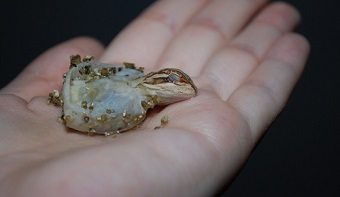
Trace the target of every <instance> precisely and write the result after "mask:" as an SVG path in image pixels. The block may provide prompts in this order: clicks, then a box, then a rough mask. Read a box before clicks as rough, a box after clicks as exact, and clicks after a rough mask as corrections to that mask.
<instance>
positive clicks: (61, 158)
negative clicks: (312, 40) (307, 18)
mask: <svg viewBox="0 0 340 197" xmlns="http://www.w3.org/2000/svg"><path fill="white" fill-rule="evenodd" d="M265 4H266V0H253V1H246V0H237V1H236V0H211V1H207V0H206V1H204V0H201V1H179V0H178V1H177V0H175V1H167V0H163V1H158V2H156V3H155V4H154V5H153V6H152V7H151V8H149V9H148V10H147V11H145V12H144V13H143V14H142V15H141V16H140V17H139V18H138V19H136V20H135V21H134V22H133V23H132V24H131V25H130V26H129V27H127V28H126V29H125V30H124V31H123V32H122V33H121V34H120V35H119V36H118V37H117V38H116V39H115V40H114V41H113V42H112V43H111V44H110V45H109V46H108V47H107V48H106V49H105V50H103V47H102V46H101V45H100V44H98V42H96V41H95V40H93V39H90V38H84V37H82V38H76V39H73V40H70V41H67V42H65V43H62V44H60V45H58V46H56V47H54V48H52V49H50V50H48V51H47V52H45V53H44V54H43V55H41V56H40V57H39V58H37V59H36V60H35V61H34V62H32V63H31V64H30V65H29V66H28V67H27V68H26V69H25V70H24V71H23V73H22V74H20V75H19V76H18V77H17V79H15V80H14V81H13V82H12V83H10V84H9V85H8V86H6V87H5V88H4V89H2V90H1V92H0V93H1V95H0V108H1V110H0V121H1V128H0V196H15V195H17V196H112V195H114V196H136V195H142V196H207V195H213V194H214V192H216V191H217V189H218V188H219V187H220V186H221V185H222V184H226V183H227V182H228V181H229V180H231V178H232V177H233V175H234V174H235V172H236V171H237V170H238V168H239V167H240V166H241V165H242V163H243V162H244V161H245V159H246V158H247V157H248V156H249V154H250V151H251V150H252V148H253V146H254V145H255V144H256V142H257V141H258V139H259V138H260V137H261V135H262V134H263V132H264V131H265V129H266V127H267V126H268V125H269V124H270V123H271V122H272V120H273V119H274V118H275V116H276V115H277V114H278V113H279V111H280V110H281V109H282V107H283V106H284V104H285V101H286V100H287V98H288V96H289V93H290V92H291V90H292V88H293V86H294V84H295V82H296V81H297V79H298V77H299V75H300V73H301V71H302V69H303V66H304V63H305V60H306V57H307V54H308V48H309V47H308V43H307V42H306V40H305V39H304V38H303V37H302V36H300V35H297V34H295V33H292V32H291V31H292V29H293V28H294V26H295V25H296V24H297V23H298V21H299V15H298V13H297V11H296V10H295V9H294V8H292V7H290V6H289V5H286V4H284V3H272V4H269V5H265ZM264 5H265V6H264ZM73 54H81V55H94V56H96V57H97V58H98V59H100V61H102V62H107V63H114V62H124V61H125V62H126V61H127V62H135V63H136V64H137V66H144V67H145V68H146V72H148V71H153V70H158V69H160V68H162V67H177V68H180V69H182V70H184V71H185V72H186V73H188V74H189V75H190V76H192V77H193V80H194V82H195V83H196V85H197V86H198V95H197V96H196V97H194V98H192V99H190V100H186V101H183V102H179V103H176V104H173V105H170V106H168V107H166V108H164V109H162V110H161V111H160V112H157V113H152V114H151V116H150V117H148V118H147V120H146V121H145V122H144V124H143V125H142V127H141V128H139V129H136V130H134V131H132V132H127V133H124V134H122V135H119V136H118V137H116V138H112V137H102V136H86V135H82V134H78V133H75V132H70V131H69V130H67V129H66V128H65V127H64V126H63V125H62V124H60V123H59V122H58V121H57V118H58V116H60V114H61V109H60V108H56V107H54V106H51V105H47V104H46V101H47V97H46V95H47V94H48V92H50V91H51V90H53V89H61V86H62V74H63V73H64V72H66V71H67V69H68V60H69V59H68V58H69V56H70V55H73ZM163 115H167V116H169V119H170V121H169V123H168V124H167V125H166V126H165V128H162V129H159V130H153V128H154V127H155V126H158V125H159V124H160V119H161V117H162V116H163Z"/></svg>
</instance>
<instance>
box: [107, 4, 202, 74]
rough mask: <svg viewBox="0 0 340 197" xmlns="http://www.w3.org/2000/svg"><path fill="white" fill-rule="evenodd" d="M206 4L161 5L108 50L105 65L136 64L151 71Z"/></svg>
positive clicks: (136, 23) (156, 5) (125, 31)
mask: <svg viewBox="0 0 340 197" xmlns="http://www.w3.org/2000/svg"><path fill="white" fill-rule="evenodd" d="M205 2H206V0H199V1H197V0H188V1H182V0H164V1H157V2H156V3H155V4H154V5H153V6H152V7H150V8H149V9H148V10H146V12H145V13H144V14H142V15H141V16H140V17H139V18H137V20H135V21H134V22H133V23H132V24H131V25H129V26H128V27H127V28H126V29H125V30H124V31H123V32H122V33H120V34H119V35H118V37H117V38H116V39H114V40H113V41H112V43H111V44H110V45H109V47H108V48H107V50H106V52H105V53H104V54H103V56H102V61H103V62H135V63H137V64H138V65H139V66H143V67H147V68H151V67H152V66H153V65H155V63H156V61H157V60H158V58H159V56H160V54H162V53H163V50H164V49H165V47H166V46H167V45H168V43H169V41H170V40H171V39H172V37H173V36H174V35H175V34H176V33H177V32H178V31H179V30H180V29H181V28H182V27H183V26H184V24H185V23H186V22H187V21H188V20H189V19H190V18H191V17H192V15H193V14H194V13H196V12H197V11H198V10H199V9H200V8H201V7H202V6H203V5H204V4H205Z"/></svg>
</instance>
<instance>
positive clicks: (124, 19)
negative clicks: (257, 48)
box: [0, 0, 340, 196]
mask: <svg viewBox="0 0 340 197" xmlns="http://www.w3.org/2000/svg"><path fill="white" fill-rule="evenodd" d="M152 2H153V1H152V0H116V1H113V0H111V1H110V0H104V1H89V0H85V1H80V0H74V1H66V0H61V1H42V0H36V1H19V0H13V1H9V0H5V1H2V3H1V8H0V9H1V10H0V11H1V12H0V15H1V17H0V20H1V26H0V39H1V40H0V41H1V42H0V43H1V51H0V52H1V53H0V57H1V59H0V61H1V62H0V66H1V77H0V87H3V86H4V85H5V84H7V83H8V82H9V81H10V80H11V79H13V78H14V77H15V76H16V75H17V74H18V73H19V72H20V71H21V70H22V69H23V68H24V67H25V65H27V64H28V63H29V62H30V61H32V60H33V59H34V58H35V57H36V56H38V55H39V54H40V53H42V52H43V51H45V50H46V49H47V48H49V47H51V46H53V45H55V44H57V43H60V42H62V41H64V40H67V39H70V38H72V37H75V36H79V35H89V36H93V37H96V38H98V39H99V40H100V41H102V42H103V43H104V44H108V43H109V41H110V40H111V39H112V38H113V37H114V36H115V35H116V34H117V33H118V32H119V31H120V30H121V29H122V28H123V27H124V26H126V25H127V24H128V23H129V22H130V21H131V20H132V19H133V18H135V17H136V16H137V15H138V14H139V13H140V12H141V11H142V10H143V9H144V8H146V7H147V6H148V5H149V4H150V3H152ZM287 2H290V3H292V4H293V5H295V6H296V7H297V8H298V9H299V10H300V11H301V13H302V16H303V22H302V24H301V25H300V27H299V28H298V29H297V31H298V32H300V33H302V34H303V35H305V36H306V37H307V38H308V39H309V41H310V42H311V46H312V52H311V56H310V58H309V61H308V64H307V67H306V69H305V72H304V74H303V76H302V79H301V80H300V82H299V84H298V85H297V87H296V88H295V90H294V92H293V94H292V97H291V99H290V100H289V102H288V105H287V106H286V108H285V109H284V110H283V112H282V113H281V114H280V116H279V117H278V118H277V120H276V121H275V122H274V123H273V124H272V126H271V127H270V128H269V130H268V132H267V134H266V135H265V136H264V137H263V139H262V140H261V141H260V143H259V144H258V146H257V147H256V149H255V150H254V152H253V154H252V155H251V157H250V158H249V160H248V162H247V163H246V164H245V166H244V167H243V169H242V170H241V172H240V173H239V175H238V176H237V177H236V178H235V180H234V181H233V182H232V184H230V185H229V186H228V187H227V188H226V192H225V193H224V195H226V196H250V195H254V196H340V158H339V156H340V127H339V123H340V113H339V110H340V108H339V99H340V95H339V85H340V83H339V76H340V72H339V71H340V69H339V67H340V63H339V62H340V53H339V52H340V50H339V47H340V46H339V39H338V36H339V35H340V30H339V29H340V17H339V16H340V15H339V13H338V12H339V11H340V10H339V3H337V1H336V0H300V1H298V0H291V1H287ZM224 195H223V196H224Z"/></svg>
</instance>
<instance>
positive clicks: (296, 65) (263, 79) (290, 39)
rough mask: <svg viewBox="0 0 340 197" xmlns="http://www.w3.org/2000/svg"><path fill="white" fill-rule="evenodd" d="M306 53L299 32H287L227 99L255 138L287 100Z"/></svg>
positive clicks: (303, 39)
mask: <svg viewBox="0 0 340 197" xmlns="http://www.w3.org/2000/svg"><path fill="white" fill-rule="evenodd" d="M308 53H309V44H308V42H307V41H306V39H305V38H304V37H302V36H300V35H298V34H293V33H291V34H287V35H285V36H283V37H282V38H280V39H279V40H278V41H277V42H276V44H274V45H273V47H272V48H271V50H270V51H269V52H268V54H267V56H266V57H265V59H264V60H263V62H262V63H261V65H260V66H259V67H258V68H257V69H256V70H254V72H253V73H252V74H251V75H250V76H249V78H248V79H247V80H246V81H245V82H244V83H243V84H241V86H240V87H239V88H238V89H236V90H235V91H234V92H233V94H232V95H231V97H229V99H228V102H229V104H230V105H231V106H233V107H234V108H235V109H236V110H237V111H239V113H240V114H241V116H243V118H244V119H245V121H246V122H248V124H249V127H250V130H251V134H252V136H253V137H254V139H255V140H256V139H257V138H259V137H260V136H261V135H262V133H263V131H264V129H265V128H266V127H267V126H269V124H270V123H271V121H272V120H273V119H274V118H275V116H276V115H277V114H278V113H279V112H280V111H281V109H282V108H283V106H284V104H285V103H286V101H287V99H288V97H289V95H290V92H291V91H292V89H293V87H294V85H295V83H296V82H297V80H298V78H299V76H300V74H301V72H302V70H303V67H304V65H305V62H306V59H307V56H308Z"/></svg>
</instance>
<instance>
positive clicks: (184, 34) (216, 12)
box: [158, 0, 266, 75]
mask: <svg viewBox="0 0 340 197" xmlns="http://www.w3.org/2000/svg"><path fill="white" fill-rule="evenodd" d="M265 2H266V0H255V1H245V0H240V1H234V0H214V1H212V2H211V3H210V4H209V5H208V6H206V8H205V9H203V10H201V11H200V13H198V15H197V16H195V17H194V18H193V19H192V20H191V21H190V23H189V24H188V25H187V26H186V27H185V28H184V29H183V31H181V33H180V34H179V35H178V36H176V37H175V39H174V41H173V42H172V43H171V45H170V46H169V48H168V49H167V50H166V52H165V54H164V56H163V57H162V58H161V60H160V63H159V64H158V65H161V66H162V67H169V66H176V67H178V68H181V69H183V70H185V71H186V72H188V73H189V74H190V75H197V74H198V73H199V72H200V71H201V68H202V67H203V65H205V63H206V62H207V60H208V58H209V57H210V56H211V55H212V53H213V52H214V51H215V50H216V49H217V48H219V47H221V46H222V45H223V44H225V43H226V42H227V41H228V40H230V39H231V38H232V37H233V36H234V35H235V34H236V33H237V32H239V31H240V29H241V28H242V27H243V26H244V25H245V24H246V23H247V22H248V20H249V19H250V18H251V17H252V16H253V14H254V13H255V12H256V11H257V10H258V9H259V8H260V7H261V6H262V5H263V4H264V3H265Z"/></svg>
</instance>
